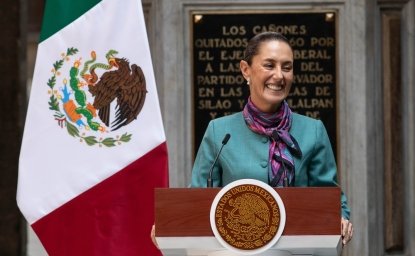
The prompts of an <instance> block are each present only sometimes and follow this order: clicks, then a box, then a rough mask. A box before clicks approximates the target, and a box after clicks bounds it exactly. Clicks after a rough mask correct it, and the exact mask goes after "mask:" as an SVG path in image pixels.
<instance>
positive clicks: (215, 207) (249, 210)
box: [210, 179, 285, 254]
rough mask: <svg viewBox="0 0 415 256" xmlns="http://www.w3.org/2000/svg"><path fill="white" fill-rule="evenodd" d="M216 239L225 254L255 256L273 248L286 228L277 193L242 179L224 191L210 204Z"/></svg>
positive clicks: (282, 206) (270, 188)
mask: <svg viewBox="0 0 415 256" xmlns="http://www.w3.org/2000/svg"><path fill="white" fill-rule="evenodd" d="M210 221H211V226H212V230H213V232H214V234H215V237H216V238H217V239H218V240H219V242H220V243H221V244H222V245H223V246H224V247H225V248H227V249H228V250H231V251H234V252H237V253H241V252H242V253H243V254H257V253H260V252H262V251H265V250H267V249H269V248H270V247H271V246H273V245H274V244H275V243H276V242H277V240H278V239H279V237H280V236H281V234H282V231H283V229H284V226H285V208H284V205H283V203H282V200H281V198H280V197H279V195H278V194H277V192H276V191H275V190H274V189H273V188H272V187H270V186H269V185H268V184H265V183H263V182H261V181H257V180H251V179H243V180H238V181H235V182H232V183H230V184H228V185H227V186H226V187H224V188H223V189H222V190H221V191H220V192H219V193H218V195H217V196H216V197H215V200H214V201H213V203H212V207H211V215H210Z"/></svg>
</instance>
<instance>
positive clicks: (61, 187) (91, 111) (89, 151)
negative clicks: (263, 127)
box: [17, 0, 168, 256]
mask: <svg viewBox="0 0 415 256" xmlns="http://www.w3.org/2000/svg"><path fill="white" fill-rule="evenodd" d="M166 186H168V161H167V146H166V138H165V133H164V129H163V123H162V118H161V113H160V107H159V101H158V96H157V88H156V83H155V78H154V71H153V66H152V62H151V56H150V49H149V44H148V39H147V33H146V28H145V23H144V16H143V10H142V5H141V1H138V0H123V1H119V0H101V1H98V0H48V1H46V5H45V14H44V20H43V25H42V31H41V36H40V43H39V46H38V52H37V58H36V65H35V72H34V77H33V83H32V88H31V94H30V100H29V107H28V111H27V117H26V123H25V129H24V135H23V141H22V148H21V153H20V160H19V179H18V190H17V203H18V206H19V208H20V210H21V212H22V213H23V215H24V217H25V218H26V220H27V221H28V223H29V224H30V225H31V227H32V228H33V230H34V231H35V233H36V234H37V235H38V237H39V239H40V241H41V242H42V244H43V245H44V247H45V249H46V251H47V252H48V254H49V255H59V256H62V255H71V256H73V255H123V256H125V255H127V256H128V255H145V256H147V255H150V256H152V255H161V253H160V251H159V250H157V248H156V247H155V246H154V245H153V244H152V242H151V239H150V231H151V226H152V224H153V223H154V188H156V187H166Z"/></svg>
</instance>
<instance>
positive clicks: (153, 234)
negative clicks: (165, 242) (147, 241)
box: [150, 225, 160, 249]
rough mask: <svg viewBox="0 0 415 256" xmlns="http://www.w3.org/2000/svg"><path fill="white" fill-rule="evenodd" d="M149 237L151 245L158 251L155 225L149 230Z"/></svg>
mask: <svg viewBox="0 0 415 256" xmlns="http://www.w3.org/2000/svg"><path fill="white" fill-rule="evenodd" d="M150 236H151V241H153V244H154V245H155V246H156V247H157V249H160V248H159V245H158V244H157V241H156V226H155V225H153V227H152V228H151V234H150Z"/></svg>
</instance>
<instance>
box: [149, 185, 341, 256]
mask: <svg viewBox="0 0 415 256" xmlns="http://www.w3.org/2000/svg"><path fill="white" fill-rule="evenodd" d="M219 190H220V188H165V189H156V190H155V225H156V239H157V243H158V245H159V247H160V250H161V251H162V253H163V255H175V256H176V255H177V256H179V255H180V256H184V255H192V256H193V255H194V256H196V255H198V256H199V255H209V256H216V255H218V256H219V255H224V256H225V255H226V256H231V255H235V254H232V253H230V252H227V251H226V249H225V248H224V247H223V246H222V245H221V244H220V243H219V242H218V241H217V240H216V238H215V236H214V234H213V231H212V229H211V226H210V219H209V214H210V207H211V204H212V202H213V200H214V198H215V196H216V194H217V193H218V192H219ZM276 191H277V193H278V194H279V196H280V197H281V199H282V201H283V203H284V206H285V211H286V216H287V218H286V223H285V228H284V231H283V233H282V236H281V238H280V239H279V240H278V241H277V243H276V244H275V245H274V246H273V247H271V249H269V250H268V251H267V252H266V253H264V254H260V255H264V256H265V255H291V254H293V255H340V253H341V250H342V243H341V233H340V230H341V227H340V218H341V215H340V211H341V206H340V189H339V188H334V187H324V188H322V187H319V188H311V187H307V188H299V187H293V188H277V189H276ZM268 252H269V253H268Z"/></svg>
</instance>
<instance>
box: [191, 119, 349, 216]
mask: <svg viewBox="0 0 415 256" xmlns="http://www.w3.org/2000/svg"><path fill="white" fill-rule="evenodd" d="M289 132H290V134H291V135H292V136H293V137H294V138H295V139H296V140H297V142H298V144H299V146H300V148H301V151H302V153H303V155H302V157H301V158H297V157H294V164H295V186H297V187H307V186H309V187H324V186H339V185H338V183H337V168H336V162H335V159H334V155H333V150H332V148H331V144H330V140H329V137H328V135H327V131H326V129H325V127H324V125H323V123H322V122H321V121H320V120H315V119H312V118H309V117H306V116H303V115H299V114H296V113H293V122H292V125H291V129H290V131H289ZM227 133H229V134H230V135H231V138H230V140H229V141H228V143H227V144H226V146H224V148H223V150H222V152H221V154H220V156H219V158H218V161H217V162H216V164H215V166H214V168H213V176H212V178H213V186H214V187H222V186H225V185H227V184H229V183H231V182H233V181H235V180H239V179H256V180H260V181H263V182H265V183H268V182H269V181H268V168H269V166H268V165H269V163H268V157H269V156H268V155H269V143H270V139H269V138H268V137H266V136H264V135H260V134H257V133H254V132H253V131H251V130H250V129H249V128H248V126H247V125H246V124H245V120H244V118H243V115H242V112H238V113H236V114H233V115H230V116H225V117H221V118H217V119H215V120H212V121H210V123H209V125H208V128H207V129H206V132H205V135H204V137H203V139H202V142H201V144H200V147H199V150H198V153H197V156H196V159H195V163H194V166H193V170H192V181H191V186H192V187H206V186H207V185H206V180H207V178H208V175H209V170H210V168H211V165H212V164H213V161H214V158H215V156H216V154H217V153H218V151H219V150H220V147H221V146H222V140H223V138H224V136H225V135H226V134H227ZM341 204H342V216H343V217H344V218H346V219H349V218H350V210H349V208H348V206H347V199H346V196H345V195H344V193H343V192H342V195H341Z"/></svg>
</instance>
